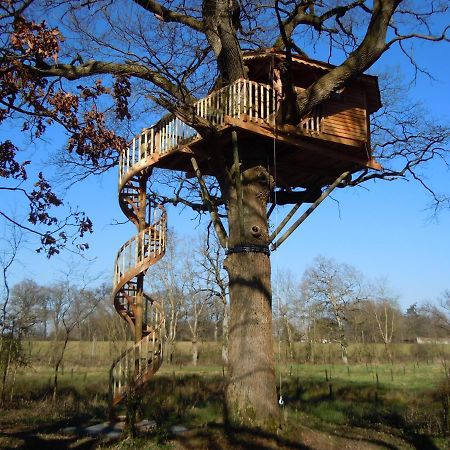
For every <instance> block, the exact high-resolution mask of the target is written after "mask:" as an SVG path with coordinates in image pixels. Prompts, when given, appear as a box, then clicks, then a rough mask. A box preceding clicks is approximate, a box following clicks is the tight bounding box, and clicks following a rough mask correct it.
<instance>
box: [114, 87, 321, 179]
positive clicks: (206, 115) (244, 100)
mask: <svg viewBox="0 0 450 450" xmlns="http://www.w3.org/2000/svg"><path fill="white" fill-rule="evenodd" d="M194 108H195V113H196V114H197V115H198V116H199V117H201V118H203V119H206V120H209V121H210V122H211V124H212V125H214V126H216V127H218V128H220V127H223V126H224V125H225V117H226V116H229V117H232V118H237V119H241V118H244V117H245V119H246V120H247V121H249V122H255V123H261V122H266V123H269V122H271V121H272V120H273V118H274V114H275V112H276V108H277V99H276V94H275V91H274V89H273V88H272V87H271V86H269V85H266V84H262V83H256V82H255V81H250V80H244V79H240V80H237V81H235V82H234V83H232V84H230V85H228V86H225V87H224V88H222V89H220V90H218V91H215V92H213V93H211V94H210V95H208V96H207V97H205V98H203V99H201V100H199V101H198V102H196V103H195V104H194ZM320 126H321V117H320V114H317V113H313V114H311V115H310V116H309V117H306V118H305V119H303V120H302V122H301V124H300V128H302V129H303V130H308V131H317V132H318V131H320ZM197 137H199V134H198V133H197V131H196V130H194V129H193V128H192V127H190V126H189V125H187V124H185V123H184V122H183V121H182V120H180V119H179V118H177V117H175V116H174V115H168V116H166V117H164V118H163V119H161V120H160V121H159V122H157V123H156V124H155V125H153V126H152V127H150V128H144V129H143V130H142V131H141V133H139V134H138V135H137V136H135V137H134V138H133V139H132V141H131V142H130V146H129V147H128V148H127V150H126V151H125V152H124V153H123V154H122V155H121V157H120V162H119V185H121V183H122V180H123V178H124V177H125V176H126V175H127V173H128V172H129V170H130V169H131V168H132V167H133V166H134V165H135V164H137V163H139V161H141V160H143V159H145V158H147V157H151V156H153V155H155V154H157V155H164V154H167V153H169V152H171V151H173V150H174V149H176V148H177V147H178V146H180V145H186V144H187V143H189V142H190V141H191V140H193V139H195V138H197Z"/></svg>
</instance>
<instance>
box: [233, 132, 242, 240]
mask: <svg viewBox="0 0 450 450" xmlns="http://www.w3.org/2000/svg"><path fill="white" fill-rule="evenodd" d="M231 146H232V147H233V160H234V168H233V171H234V177H235V180H236V195H237V209H238V215H239V240H240V241H241V243H242V239H243V237H244V232H245V230H244V207H243V205H242V196H243V194H242V179H241V169H240V165H239V148H238V143H237V133H236V130H233V131H232V132H231Z"/></svg>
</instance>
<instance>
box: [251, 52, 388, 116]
mask: <svg viewBox="0 0 450 450" xmlns="http://www.w3.org/2000/svg"><path fill="white" fill-rule="evenodd" d="M243 56H244V61H245V62H246V63H248V62H250V61H252V62H253V61H254V62H255V63H259V64H264V62H265V61H266V60H267V59H269V58H273V57H275V58H276V59H277V60H278V61H281V60H284V59H285V57H286V54H285V53H284V52H282V51H279V50H275V49H270V48H269V49H264V50H255V51H248V52H245V53H244V55H243ZM292 61H293V62H294V64H296V65H297V66H304V67H310V68H312V69H314V70H316V71H322V72H323V73H326V72H329V71H330V70H332V69H334V68H335V67H336V66H335V65H333V64H328V63H326V62H323V61H318V60H315V59H310V58H306V57H304V56H300V55H298V54H293V55H292ZM356 80H357V81H359V82H361V83H362V84H363V85H364V87H365V89H366V92H367V102H368V104H367V109H368V111H369V113H370V114H372V113H374V112H375V111H378V110H379V109H380V108H381V96H380V88H379V86H378V77H376V76H374V75H367V74H363V75H360V76H358V77H357V78H356Z"/></svg>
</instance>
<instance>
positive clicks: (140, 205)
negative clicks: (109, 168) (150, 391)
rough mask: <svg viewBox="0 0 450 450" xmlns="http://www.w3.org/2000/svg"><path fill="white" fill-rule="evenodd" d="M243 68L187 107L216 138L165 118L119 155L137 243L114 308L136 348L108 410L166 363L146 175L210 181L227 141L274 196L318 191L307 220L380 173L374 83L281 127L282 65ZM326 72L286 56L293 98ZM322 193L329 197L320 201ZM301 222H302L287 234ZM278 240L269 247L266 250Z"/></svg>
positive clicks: (124, 261)
mask: <svg viewBox="0 0 450 450" xmlns="http://www.w3.org/2000/svg"><path fill="white" fill-rule="evenodd" d="M244 61H245V64H246V66H247V68H248V79H240V80H237V81H235V82H234V83H232V84H230V85H227V86H225V87H222V88H220V89H215V90H214V91H213V92H211V93H210V94H209V95H207V96H206V97H205V98H203V99H201V100H199V101H198V102H196V103H195V105H194V109H195V112H196V114H197V116H199V117H201V118H203V119H206V120H208V121H209V122H210V123H212V124H213V125H214V126H215V128H216V132H215V133H213V134H212V135H208V136H207V137H202V136H200V135H199V134H198V133H197V132H196V131H195V130H194V129H193V128H192V127H190V126H189V125H187V124H185V123H184V122H183V121H182V120H180V119H179V118H177V117H175V116H173V115H167V116H165V117H163V118H162V119H161V120H160V121H159V122H157V123H156V124H155V125H153V126H151V127H148V128H145V129H144V130H142V132H141V133H139V134H138V135H137V136H136V137H135V138H134V139H132V141H131V142H130V145H129V147H128V148H127V149H126V151H125V152H123V153H122V154H121V155H120V163H119V203H120V206H121V209H122V211H123V212H124V214H125V215H126V216H127V217H128V218H129V219H130V220H131V221H132V222H133V223H134V224H135V225H136V229H137V234H136V235H135V236H133V237H132V238H131V239H129V240H128V241H127V242H126V243H125V244H124V245H123V246H122V247H121V248H120V250H119V252H118V254H117V258H116V265H115V272H114V303H115V307H116V310H117V312H118V313H119V314H120V315H121V316H122V318H123V319H125V320H126V321H127V322H128V323H129V325H130V327H131V330H132V331H133V334H134V338H135V345H134V346H133V347H131V348H130V349H128V350H127V351H126V352H124V353H123V354H122V355H121V356H120V357H119V358H118V359H117V360H116V361H115V362H114V364H113V366H112V368H111V371H110V394H111V406H112V407H113V408H114V407H115V406H117V405H119V404H120V403H121V402H122V401H123V400H124V399H125V398H126V397H127V395H128V394H129V392H130V389H132V390H133V389H138V388H140V387H142V386H144V384H145V383H146V382H147V381H148V380H149V379H150V378H151V376H153V374H154V373H155V372H156V371H157V370H158V369H159V367H160V365H161V363H162V357H163V356H162V352H163V345H162V335H161V333H162V330H163V326H164V313H163V311H162V309H161V307H160V306H159V305H158V303H157V302H156V301H154V300H153V299H152V298H150V297H149V296H148V295H147V294H146V293H145V292H144V288H143V287H144V275H145V273H146V271H147V270H148V268H149V267H150V266H151V265H153V264H155V263H156V262H157V261H158V260H159V259H161V258H162V257H163V256H164V253H165V250H166V233H167V226H166V213H165V210H164V209H163V208H162V207H161V206H158V205H152V204H151V202H150V201H149V199H148V198H147V195H146V184H147V181H148V177H149V175H150V173H151V168H153V167H158V168H164V169H170V170H177V171H184V172H186V173H187V174H188V176H189V175H192V176H194V170H193V165H194V163H193V162H192V160H193V161H195V164H196V165H197V167H198V168H200V171H201V173H202V174H205V175H214V174H216V173H217V168H215V165H216V164H217V155H218V154H220V155H221V156H222V157H223V158H225V159H227V158H228V159H230V158H233V152H232V151H231V147H232V145H231V141H232V134H233V135H234V136H238V139H239V153H240V157H241V159H242V160H246V159H250V160H252V159H253V160H258V161H264V162H267V164H268V166H269V170H270V172H271V175H272V176H273V177H274V179H275V180H276V188H277V189H278V192H281V191H283V190H285V191H288V190H290V189H292V188H304V189H310V188H314V189H316V192H317V189H318V190H319V191H318V192H319V195H320V197H318V198H317V199H313V200H311V202H312V201H314V204H313V205H312V206H311V207H310V209H309V211H310V212H312V210H314V208H315V207H316V206H317V205H318V204H319V203H320V201H322V200H323V198H324V196H326V195H328V193H329V192H330V191H331V190H332V189H334V187H336V186H337V185H338V184H339V182H340V181H342V179H343V178H344V177H347V176H348V175H349V174H351V173H354V172H357V171H360V170H362V169H365V168H372V169H377V168H379V165H378V164H377V163H376V162H375V161H374V160H373V158H372V155H371V149H370V114H371V113H373V112H374V111H376V110H377V109H378V108H380V106H381V102H380V93H379V89H378V81H377V78H376V77H373V76H369V75H362V76H360V77H358V78H357V79H355V80H354V81H352V83H350V84H349V85H348V86H346V87H345V88H344V89H342V90H341V91H340V92H337V93H336V94H335V95H333V96H332V97H331V98H329V99H328V100H327V101H325V102H324V103H323V104H321V105H320V106H319V107H317V108H316V109H314V110H313V111H312V112H311V113H310V114H309V115H308V116H307V117H303V118H302V119H301V121H300V123H299V124H298V125H297V126H293V125H279V124H277V121H276V120H275V119H276V115H277V109H278V108H279V105H280V103H281V102H280V100H281V96H282V95H283V92H282V89H280V86H279V84H277V73H279V70H280V66H281V65H282V64H283V63H284V62H285V55H284V54H283V53H282V52H275V51H270V50H269V51H255V52H248V53H246V54H245V55H244ZM332 67H333V66H331V65H329V64H326V63H323V62H319V61H313V60H310V59H306V58H303V57H300V56H293V61H292V66H291V68H292V70H293V79H294V81H295V88H296V89H297V90H298V91H299V92H300V91H302V90H304V89H307V88H308V87H309V86H310V85H311V84H313V83H314V81H315V80H317V79H318V78H320V77H321V76H323V75H324V74H326V73H327V72H328V71H330V69H331V68H332ZM277 71H278V72H277ZM232 132H235V133H232ZM274 155H276V156H275V157H274ZM193 156H195V158H194V159H193V158H192V157H193ZM275 158H276V161H275V160H274V159H275ZM195 170H197V169H195ZM324 186H329V187H328V188H327V190H326V191H324V192H323V193H322V192H321V188H322V187H324ZM278 203H280V202H278ZM273 206H274V205H272V208H273ZM298 206H299V204H297V205H296V206H294V208H293V210H292V212H291V213H289V214H288V216H287V218H286V219H285V220H283V221H282V222H281V224H280V225H279V226H278V228H277V230H276V231H275V232H274V234H273V235H272V236H271V237H270V239H269V242H274V238H275V237H276V234H277V233H278V232H279V231H280V230H281V229H282V228H283V227H284V226H285V225H286V223H287V220H289V218H290V217H292V215H293V213H294V212H295V210H296V208H298ZM310 212H309V213H310ZM307 213H308V212H307ZM309 213H308V214H309ZM269 214H270V212H269ZM305 217H306V215H305V214H304V215H303V216H302V218H300V219H299V220H298V221H297V222H296V224H294V226H293V227H294V228H295V227H296V226H298V224H299V223H301V221H302V220H304V218H305ZM293 227H291V229H290V230H288V232H287V234H286V235H285V236H287V235H288V234H290V233H291V232H292V231H291V230H293V229H294V228H293ZM284 239H286V237H282V238H281V239H279V240H278V241H277V242H274V244H273V245H272V249H273V248H277V246H278V245H279V244H280V242H282V241H283V240H284Z"/></svg>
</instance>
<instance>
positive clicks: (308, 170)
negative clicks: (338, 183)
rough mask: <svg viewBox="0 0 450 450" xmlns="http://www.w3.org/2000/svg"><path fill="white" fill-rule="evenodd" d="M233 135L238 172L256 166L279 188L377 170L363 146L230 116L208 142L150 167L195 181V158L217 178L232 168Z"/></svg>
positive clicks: (187, 146) (189, 145)
mask: <svg viewBox="0 0 450 450" xmlns="http://www.w3.org/2000/svg"><path fill="white" fill-rule="evenodd" d="M232 130H236V131H237V137H238V142H237V144H238V149H239V159H240V161H241V163H242V164H243V166H242V167H243V168H245V165H249V164H255V163H256V164H261V165H263V166H265V167H268V168H269V171H270V173H271V175H272V176H273V177H274V179H275V181H276V187H278V188H282V189H288V188H296V187H302V188H308V187H312V186H316V187H317V186H320V187H322V186H326V185H329V184H330V183H332V182H333V181H334V180H335V179H336V178H337V177H338V176H339V175H340V174H342V173H343V172H345V171H349V172H350V173H355V172H358V171H360V170H363V169H365V168H371V169H379V168H380V166H379V165H378V163H376V161H375V160H373V159H372V158H371V157H370V156H369V153H368V150H367V144H366V143H365V142H362V141H358V140H352V139H348V138H341V137H337V136H332V135H327V134H325V133H319V132H312V131H309V130H302V129H301V128H299V127H294V126H289V125H285V126H277V127H276V128H274V127H270V126H269V125H268V124H267V123H259V124H255V123H253V122H248V121H246V120H245V119H244V120H242V119H236V118H231V117H230V118H227V119H226V124H225V125H224V126H223V127H221V129H220V130H219V132H218V133H217V134H216V135H215V136H213V137H209V138H207V139H204V138H201V137H196V138H194V139H192V140H190V141H188V142H183V143H180V145H179V146H178V147H177V148H176V149H173V150H172V151H171V152H170V153H166V154H162V155H154V156H153V158H155V159H157V160H156V161H155V162H154V164H153V166H154V167H158V168H162V169H169V170H178V171H183V172H186V173H187V175H188V176H192V177H194V172H193V169H192V163H191V158H192V156H195V158H196V160H197V163H198V165H199V167H200V170H201V172H202V174H203V175H216V174H217V173H218V171H219V170H220V169H221V166H222V167H223V164H224V163H225V164H228V165H231V164H232V160H233V152H232V143H231V132H232Z"/></svg>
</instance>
